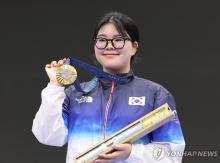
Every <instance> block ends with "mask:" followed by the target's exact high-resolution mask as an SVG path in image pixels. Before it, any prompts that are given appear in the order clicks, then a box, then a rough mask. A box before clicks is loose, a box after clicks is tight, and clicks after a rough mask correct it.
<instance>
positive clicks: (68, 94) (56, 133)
mask: <svg viewBox="0 0 220 163" xmlns="http://www.w3.org/2000/svg"><path fill="white" fill-rule="evenodd" d="M93 39H94V51H95V57H96V59H97V61H98V62H99V63H100V64H101V65H102V67H103V71H105V72H107V73H110V74H114V75H117V76H120V77H123V78H125V79H127V80H126V82H124V83H118V82H117V81H115V80H109V79H106V78H105V77H100V76H96V77H95V79H97V80H96V84H95V87H94V88H93V89H92V90H90V91H89V92H88V93H82V92H79V91H77V90H76V89H75V88H74V86H69V87H68V88H66V89H64V87H63V86H62V85H60V84H59V83H58V82H57V80H56V77H55V76H56V75H55V74H56V69H57V67H59V66H62V65H63V63H64V60H59V61H52V62H51V63H50V64H47V65H46V67H45V69H46V72H47V74H48V77H49V79H50V82H49V83H48V86H47V87H46V88H45V89H43V91H42V103H41V106H40V109H39V111H38V112H37V114H36V117H35V119H34V121H33V128H32V131H33V133H34V135H35V136H36V138H37V139H38V140H39V141H40V142H41V143H43V144H47V145H53V146H63V145H64V144H65V143H68V151H67V158H66V162H67V163H73V157H74V156H76V155H78V154H79V153H81V152H83V151H85V150H87V149H88V148H89V147H91V146H92V145H94V144H96V143H98V142H99V141H101V140H103V139H104V138H106V137H108V136H110V135H112V134H114V133H115V132H117V131H118V130H120V129H122V128H123V127H125V126H127V125H128V124H130V123H132V122H134V121H135V120H137V119H139V118H140V117H142V116H144V115H146V114H147V113H149V112H151V111H152V110H153V109H155V108H157V107H159V106H161V105H162V104H164V103H168V104H169V106H170V107H171V108H172V109H173V110H175V102H174V100H173V98H172V95H171V94H170V93H169V92H168V91H167V90H166V89H165V88H163V87H162V86H161V85H159V84H157V83H154V82H152V81H149V80H146V79H142V78H139V77H137V76H134V74H133V72H132V65H133V62H134V59H135V57H136V55H137V54H136V52H137V49H138V42H139V33H138V29H137V27H136V25H135V23H134V22H133V20H132V19H131V18H129V17H128V16H126V15H124V14H122V13H118V12H110V13H107V14H106V15H105V16H104V17H103V18H102V19H101V21H100V22H99V23H98V25H97V27H96V29H95V31H94V36H93ZM82 85H84V86H86V83H83V84H82ZM156 147H158V148H159V147H160V149H165V148H162V147H166V150H169V151H175V152H183V151H184V147H185V142H184V138H183V134H182V131H181V126H180V122H179V120H178V118H176V119H175V120H173V121H170V122H168V123H167V124H165V125H163V126H162V127H160V128H158V129H156V130H155V131H153V132H151V133H150V134H148V135H146V136H144V137H142V138H141V139H139V140H137V141H136V142H134V143H133V144H119V145H114V146H113V148H114V149H115V151H114V152H112V153H109V154H103V155H100V156H99V158H98V159H97V160H95V162H96V163H105V162H106V163H109V162H129V163H131V162H132V163H133V162H134V163H137V162H138V163H145V162H146V163H149V162H150V163H153V162H163V163H164V162H181V160H182V157H181V156H179V157H174V156H173V157H171V156H169V157H168V156H167V157H163V158H162V157H161V156H160V154H161V153H159V154H158V153H156V155H157V156H158V157H157V156H155V148H156Z"/></svg>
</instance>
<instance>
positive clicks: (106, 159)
mask: <svg viewBox="0 0 220 163" xmlns="http://www.w3.org/2000/svg"><path fill="white" fill-rule="evenodd" d="M112 148H113V149H114V152H112V153H108V154H101V155H99V157H98V159H97V160H95V161H94V162H95V163H112V162H113V161H116V160H126V159H127V158H128V157H129V155H130V153H131V148H132V146H131V144H117V145H113V146H112Z"/></svg>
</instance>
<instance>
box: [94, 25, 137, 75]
mask: <svg viewBox="0 0 220 163" xmlns="http://www.w3.org/2000/svg"><path fill="white" fill-rule="evenodd" d="M121 37H122V36H121V35H120V34H119V32H118V31H117V29H116V27H115V26H114V24H112V23H107V24H105V25H103V26H102V27H101V28H100V30H99V32H98V34H97V38H105V39H113V38H121ZM137 46H138V44H137V43H136V42H135V43H132V42H131V41H130V40H126V41H125V44H124V47H123V48H122V49H115V48H114V46H113V45H112V43H111V41H108V44H107V46H106V47H105V48H104V49H98V48H97V47H96V46H94V49H95V56H96V59H97V60H98V62H99V63H100V64H101V65H102V66H103V70H104V71H105V72H108V73H113V74H116V73H127V72H129V71H130V60H131V57H132V56H133V55H135V53H136V50H137Z"/></svg>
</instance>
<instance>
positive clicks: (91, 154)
mask: <svg viewBox="0 0 220 163" xmlns="http://www.w3.org/2000/svg"><path fill="white" fill-rule="evenodd" d="M174 118H175V112H174V111H172V110H171V109H170V107H169V105H168V104H167V103H165V104H163V105H162V106H160V107H159V108H157V109H155V110H153V111H152V112H150V113H148V114H146V115H145V116H143V117H141V118H140V119H138V120H136V121H135V122H133V123H132V124H130V125H128V126H126V127H124V128H123V129H121V130H119V131H118V132H116V133H115V134H113V135H111V136H110V137H108V138H106V139H104V140H103V141H101V142H99V143H98V144H96V145H94V146H93V147H91V148H90V149H88V150H87V151H85V152H83V153H81V154H80V155H78V156H77V157H75V158H74V161H75V163H90V162H92V161H94V160H95V159H97V158H98V155H100V154H106V153H108V152H111V151H113V148H112V147H111V146H112V145H114V144H122V143H132V142H134V141H135V140H137V139H139V138H141V137H143V136H145V135H147V134H148V133H150V132H151V131H153V130H155V129H157V128H158V127H160V126H162V125H163V124H165V123H166V122H168V121H170V120H173V119H174Z"/></svg>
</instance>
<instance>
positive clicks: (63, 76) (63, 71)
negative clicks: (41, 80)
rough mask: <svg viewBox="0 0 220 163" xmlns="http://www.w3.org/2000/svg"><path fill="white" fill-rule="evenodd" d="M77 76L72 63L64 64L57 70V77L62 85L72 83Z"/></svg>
mask: <svg viewBox="0 0 220 163" xmlns="http://www.w3.org/2000/svg"><path fill="white" fill-rule="evenodd" d="M76 77H77V71H76V69H75V68H74V67H73V66H71V65H63V66H61V67H59V68H57V70H56V79H57V81H58V82H59V83H60V84H61V85H70V84H72V83H73V82H74V81H75V80H76Z"/></svg>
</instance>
